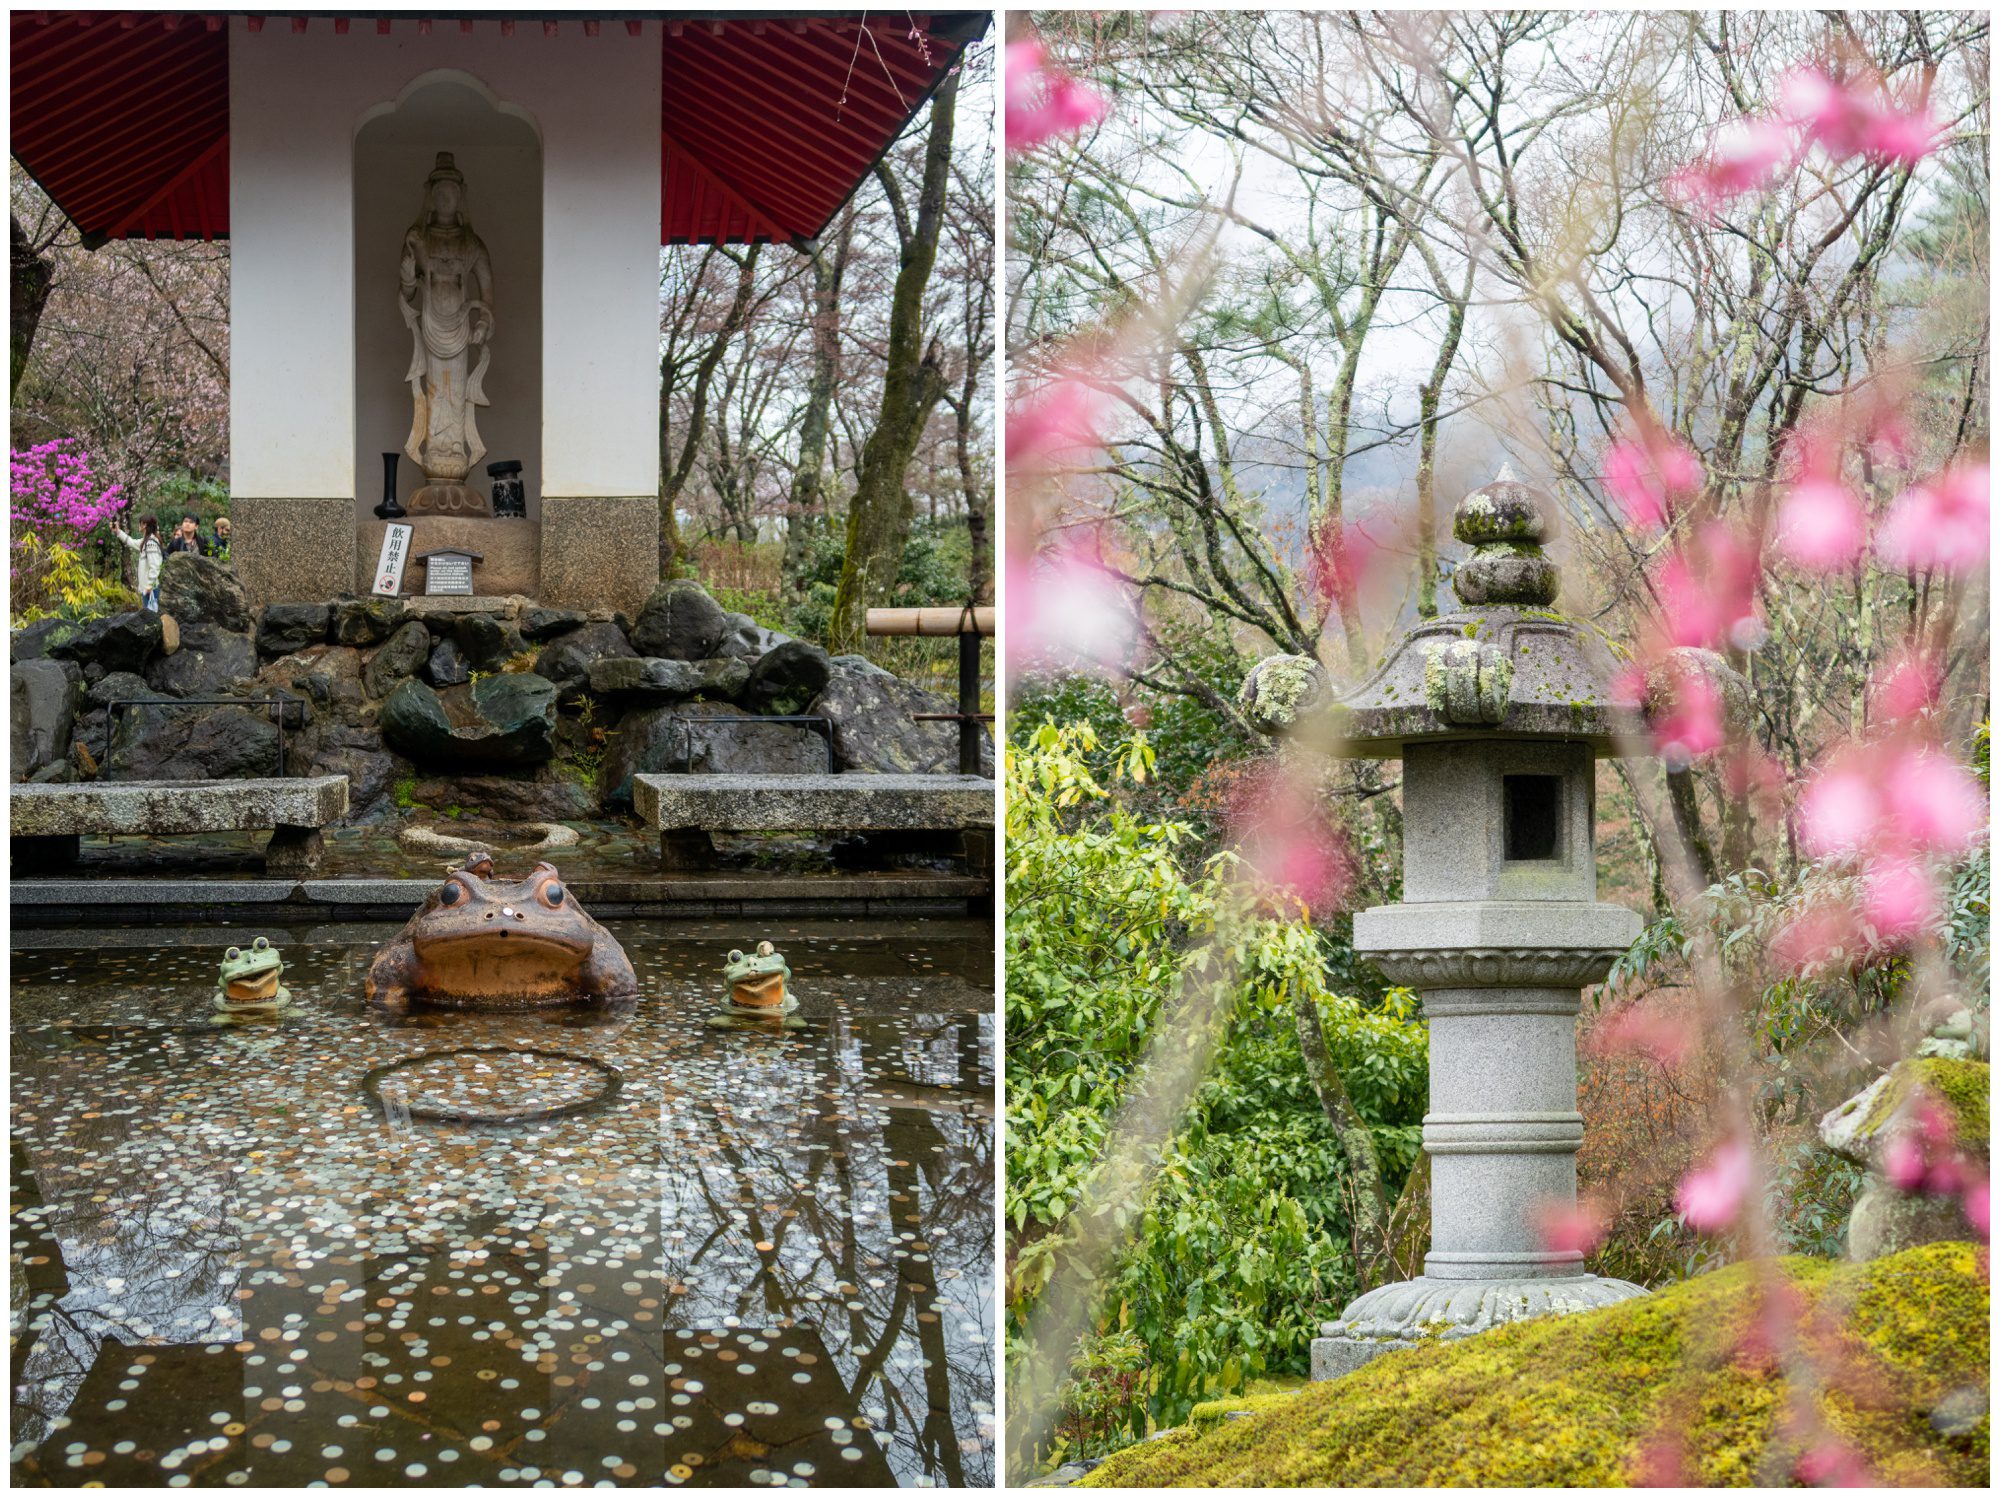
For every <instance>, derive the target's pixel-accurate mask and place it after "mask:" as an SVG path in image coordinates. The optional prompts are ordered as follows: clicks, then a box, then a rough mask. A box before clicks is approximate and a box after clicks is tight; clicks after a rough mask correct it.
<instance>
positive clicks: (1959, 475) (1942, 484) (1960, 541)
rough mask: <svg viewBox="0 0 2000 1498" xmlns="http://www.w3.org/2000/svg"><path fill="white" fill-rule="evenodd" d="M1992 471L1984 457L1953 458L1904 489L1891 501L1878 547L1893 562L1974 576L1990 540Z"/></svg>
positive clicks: (1981, 568) (1983, 563)
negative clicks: (1926, 478) (1968, 460)
mask: <svg viewBox="0 0 2000 1498" xmlns="http://www.w3.org/2000/svg"><path fill="white" fill-rule="evenodd" d="M1992 507H1993V506H1992V474H1991V471H1990V470H1989V469H1988V467H1987V465H1986V464H1984V463H1960V464H1954V465H1953V466H1952V467H1950V468H1947V469H1946V470H1945V471H1944V472H1942V473H1939V474H1937V475H1935V476H1933V477H1932V478H1931V479H1930V481H1929V482H1928V483H1923V484H1918V485H1916V486H1915V487H1913V488H1909V489H1905V490H1904V491H1903V492H1902V493H1901V494H1899V495H1897V496H1896V499H1895V501H1894V503H1892V504H1891V505H1890V506H1889V513H1888V514H1887V515H1885V516H1884V517H1883V519H1882V525H1881V528H1880V529H1879V530H1878V531H1877V532H1876V535H1875V551H1876V554H1877V555H1878V556H1880V557H1881V559H1882V560H1883V561H1884V562H1886V563H1887V564H1888V565H1890V566H1892V567H1903V568H1908V569H1910V570H1913V571H1932V570H1934V571H1939V572H1955V573H1958V574H1960V575H1961V576H1967V577H1969V576H1971V575H1973V574H1974V573H1978V572H1982V571H1984V570H1985V567H1986V556H1987V552H1988V550H1989V549H1990V546H1991V537H1990V535H1989V534H1988V527H1989V524H1990V520H1991V515H1992Z"/></svg>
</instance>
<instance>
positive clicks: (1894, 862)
mask: <svg viewBox="0 0 2000 1498" xmlns="http://www.w3.org/2000/svg"><path fill="white" fill-rule="evenodd" d="M1861 891H1862V893H1861V913H1862V914H1863V915H1864V916H1865V917H1867V920H1868V923H1869V924H1870V925H1871V926H1873V927H1874V928H1875V930H1876V933H1877V934H1878V935H1879V936H1881V937H1882V938H1883V939H1884V940H1886V941H1890V942H1897V941H1902V940H1905V939H1906V938H1908V937H1911V936H1914V935H1916V934H1917V933H1918V932H1920V931H1922V930H1925V929H1926V928H1927V927H1929V926H1930V925H1932V924H1933V923H1934V922H1935V921H1936V920H1937V916H1938V896H1937V888H1936V886H1935V885H1934V883H1933V882H1932V880H1931V877H1930V875H1929V874H1928V873H1926V872H1925V870H1924V868H1923V866H1922V865H1921V864H1919V863H1917V862H1916V861H1915V860H1914V859H1909V858H1878V859H1876V860H1875V861H1874V862H1873V863H1871V864H1870V865H1869V866H1868V872H1867V873H1866V874H1864V875H1863V876H1862V879H1861Z"/></svg>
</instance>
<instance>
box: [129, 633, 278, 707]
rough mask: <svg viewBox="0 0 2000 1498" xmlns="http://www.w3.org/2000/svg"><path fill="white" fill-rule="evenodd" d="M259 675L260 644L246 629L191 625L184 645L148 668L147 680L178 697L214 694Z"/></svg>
mask: <svg viewBox="0 0 2000 1498" xmlns="http://www.w3.org/2000/svg"><path fill="white" fill-rule="evenodd" d="M256 674H257V647H256V645H255V644H254V643H252V641H251V639H250V636H249V635H248V634H247V633H245V632H244V631H242V630H234V629H224V628H223V627H222V626H221V625H219V624H189V625H186V626H184V627H183V628H182V630H181V648H180V649H179V650H176V651H175V652H174V653H173V654H172V655H168V656H162V657H161V658H160V659H159V660H156V661H154V662H153V664H152V665H150V666H148V667H147V668H146V680H147V682H148V683H150V684H151V685H152V686H154V687H157V688H158V689H159V690H160V691H162V692H168V693H171V694H172V695H173V696H175V697H214V696H217V695H219V694H221V693H223V692H226V691H228V690H229V689H230V688H232V687H234V686H235V685H236V684H237V683H238V682H243V681H248V680H250V679H251V678H252V677H254V676H256Z"/></svg>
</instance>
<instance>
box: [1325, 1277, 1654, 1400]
mask: <svg viewBox="0 0 2000 1498" xmlns="http://www.w3.org/2000/svg"><path fill="white" fill-rule="evenodd" d="M1645 1293H1646V1291H1645V1289H1644V1288H1643V1287H1642V1286H1639V1285H1634V1284H1631V1283H1629V1282H1628V1281H1626V1280H1610V1279H1604V1278H1603V1277H1601V1276H1599V1275H1595V1274H1576V1275H1564V1276H1561V1277H1551V1278H1540V1279H1537V1278H1529V1277H1523V1278H1520V1279H1503V1280H1449V1279H1434V1278H1432V1277H1431V1276H1430V1275H1421V1276H1419V1277H1418V1278H1416V1279H1413V1280H1404V1281H1402V1282H1400V1283H1398V1284H1394V1285H1383V1286H1382V1287H1381V1288H1380V1289H1376V1290H1370V1291H1369V1292H1368V1293H1367V1294H1366V1295H1363V1296H1361V1297H1359V1298H1358V1299H1356V1300H1355V1301H1354V1303H1353V1304H1352V1305H1350V1306H1348V1308H1347V1309H1346V1310H1345V1311H1344V1312H1343V1313H1342V1314H1341V1317H1340V1319H1339V1320H1338V1321H1329V1322H1326V1323H1325V1324H1324V1325H1322V1326H1321V1327H1320V1331H1321V1332H1322V1333H1323V1335H1321V1336H1318V1337H1315V1338H1313V1344H1312V1376H1313V1378H1314V1379H1315V1380H1321V1379H1329V1378H1339V1377H1340V1376H1341V1375H1342V1374H1345V1373H1352V1372H1353V1371H1354V1370H1355V1369H1356V1368H1359V1367H1360V1366H1361V1365H1362V1364H1363V1363H1366V1362H1368V1361H1370V1360H1371V1359H1373V1358H1377V1357H1380V1356H1381V1355H1382V1354H1383V1353H1385V1352H1395V1351H1397V1350H1398V1349H1400V1348H1404V1347H1415V1346H1417V1345H1418V1344H1419V1343H1422V1342H1429V1341H1437V1340H1444V1341H1455V1340H1457V1339H1458V1338H1460V1337H1470V1336H1474V1335H1476V1334H1478V1333H1479V1332H1483V1331H1491V1330H1492V1329H1493V1328H1494V1327H1496V1326H1504V1325H1506V1324H1507V1323H1508V1322H1510V1321H1526V1320H1529V1319H1530V1318H1532V1317H1536V1316H1566V1315H1569V1314H1570V1313H1571V1312H1574V1311H1594V1310H1597V1309H1598V1308H1599V1307H1600V1306H1610V1305H1616V1304H1617V1303H1618V1302H1619V1301H1621V1300H1632V1299H1634V1298H1635V1297H1637V1296H1641V1295H1644V1294H1645Z"/></svg>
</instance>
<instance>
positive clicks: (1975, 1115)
mask: <svg viewBox="0 0 2000 1498" xmlns="http://www.w3.org/2000/svg"><path fill="white" fill-rule="evenodd" d="M1992 1077H1993V1069H1992V1067H1991V1066H1990V1065H1988V1064H1987V1063H1986V1062H1984V1061H1962V1060H1959V1059H1957V1058H1955V1057H1950V1056H1919V1057H1916V1058H1914V1059H1911V1060H1907V1061H1899V1062H1897V1063H1896V1065H1895V1067H1894V1068H1893V1069H1892V1070H1890V1071H1889V1072H1887V1073H1886V1074H1884V1075H1883V1076H1881V1077H1879V1078H1877V1079H1876V1080H1875V1082H1874V1083H1873V1084H1872V1085H1871V1086H1869V1087H1868V1088H1866V1089H1865V1090H1864V1091H1862V1092H1859V1093H1857V1094H1855V1095H1854V1096H1853V1097H1852V1098H1849V1099H1848V1100H1847V1101H1846V1102H1845V1103H1842V1104H1841V1105H1840V1106H1839V1107H1838V1108H1836V1109H1834V1110H1833V1111H1832V1112H1831V1113H1829V1114H1827V1116H1826V1117H1825V1118H1824V1119H1822V1120H1821V1121H1820V1139H1821V1140H1822V1142H1823V1143H1825V1145H1826V1146H1827V1148H1828V1149H1831V1150H1833V1151H1834V1152H1835V1153H1837V1154H1842V1155H1845V1156H1847V1157H1848V1158H1849V1159H1850V1160H1859V1161H1861V1162H1863V1163H1864V1164H1865V1163H1867V1162H1868V1160H1869V1159H1870V1158H1871V1156H1872V1155H1873V1154H1874V1150H1875V1146H1876V1145H1877V1144H1878V1143H1879V1142H1880V1136H1881V1134H1882V1132H1883V1130H1885V1129H1887V1128H1888V1127H1889V1126H1890V1125H1891V1124H1893V1123H1894V1122H1895V1121H1896V1120H1897V1119H1898V1118H1900V1117H1903V1116H1905V1115H1906V1114H1907V1112H1908V1109H1909V1105H1910V1104H1911V1102H1912V1101H1913V1100H1914V1099H1915V1098H1916V1097H1917V1096H1918V1095H1919V1094H1921V1093H1928V1094H1929V1095H1930V1096H1931V1097H1933V1098H1935V1099H1936V1100H1937V1101H1938V1103H1939V1104H1940V1105H1941V1106H1943V1107H1944V1109H1945V1110H1946V1111H1947V1112H1948V1113H1950V1115H1951V1120H1952V1124H1953V1126H1954V1128H1955V1130H1956V1134H1957V1139H1958V1143H1959V1145H1960V1147H1961V1148H1965V1149H1969V1150H1973V1151H1975V1152H1976V1153H1978V1154H1980V1155H1982V1156H1984V1155H1986V1154H1987V1153H1988V1148H1989V1143H1988V1142H1989V1141H1990V1140H1991V1138H1992V1122H1991V1111H1990V1108H1989V1105H1988V1100H1987V1094H1988V1092H1989V1091H1990V1089H1991V1086H1992Z"/></svg>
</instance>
